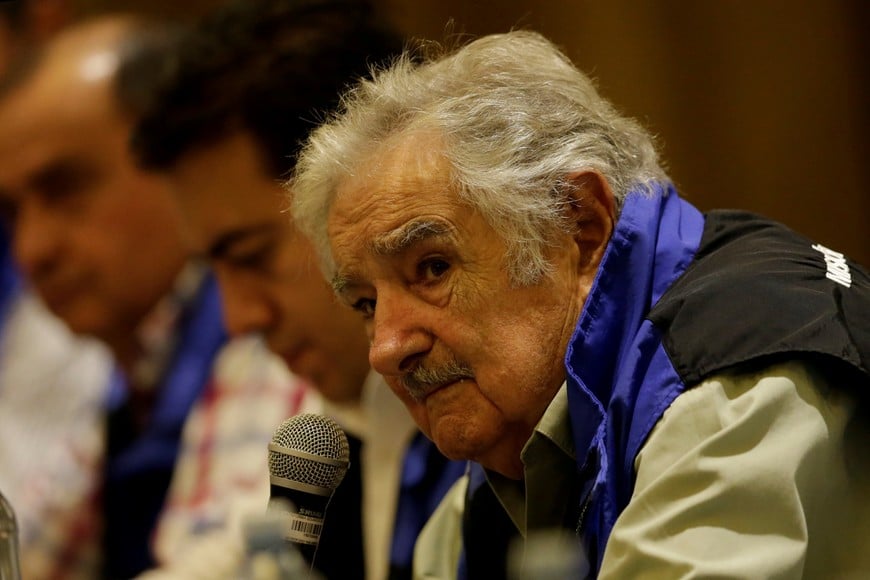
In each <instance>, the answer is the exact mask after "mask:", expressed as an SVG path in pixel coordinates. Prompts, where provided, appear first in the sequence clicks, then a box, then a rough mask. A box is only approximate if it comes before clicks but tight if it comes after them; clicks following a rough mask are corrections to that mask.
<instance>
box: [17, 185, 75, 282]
mask: <svg viewBox="0 0 870 580" xmlns="http://www.w3.org/2000/svg"><path fill="white" fill-rule="evenodd" d="M64 227H65V226H64V224H63V223H60V222H59V220H58V216H56V215H52V213H51V212H50V211H48V210H46V209H45V208H43V207H42V206H41V205H40V204H38V203H28V202H23V203H21V205H20V206H19V208H18V212H17V215H16V217H15V222H14V228H13V230H12V231H13V236H14V241H13V243H14V249H15V259H16V260H17V261H18V264H19V265H20V266H21V268H22V270H24V272H25V274H26V275H27V276H28V277H30V278H31V279H35V278H38V277H40V275H41V274H40V272H41V271H43V270H45V269H46V268H47V267H49V266H50V264H51V263H52V262H53V261H54V260H56V259H57V257H58V256H59V254H60V252H61V249H62V248H63V246H64V244H63V243H62V240H63V228H64Z"/></svg>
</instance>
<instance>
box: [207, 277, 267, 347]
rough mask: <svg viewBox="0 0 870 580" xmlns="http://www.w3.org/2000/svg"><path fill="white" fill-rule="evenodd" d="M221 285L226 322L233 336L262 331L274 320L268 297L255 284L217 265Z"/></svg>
mask: <svg viewBox="0 0 870 580" xmlns="http://www.w3.org/2000/svg"><path fill="white" fill-rule="evenodd" d="M215 274H216V275H217V280H218V285H219V286H220V294H221V304H222V306H223V315H224V324H225V325H226V328H227V332H228V333H229V334H230V335H231V336H242V335H245V334H250V333H255V332H261V331H264V330H266V329H267V328H268V327H269V325H270V324H271V322H272V309H271V307H270V306H269V302H268V299H267V298H266V296H264V295H263V294H262V293H261V292H258V291H257V288H256V286H255V285H252V284H251V283H250V282H247V281H244V280H239V279H238V278H237V277H236V276H235V275H233V274H231V273H227V272H226V271H225V270H224V269H223V268H220V267H215Z"/></svg>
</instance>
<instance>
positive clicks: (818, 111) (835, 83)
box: [0, 0, 870, 265]
mask: <svg viewBox="0 0 870 580" xmlns="http://www.w3.org/2000/svg"><path fill="white" fill-rule="evenodd" d="M251 1H257V0H251ZM374 2H375V4H376V6H377V7H378V9H379V10H381V12H382V13H383V15H384V18H385V19H386V20H388V21H389V22H391V23H392V24H393V25H395V26H396V27H397V28H398V29H399V30H400V31H401V32H403V33H405V34H406V35H408V36H413V37H422V38H428V39H433V40H444V39H452V38H454V37H456V36H457V35H459V36H464V35H471V36H476V35H480V34H486V33H491V32H500V31H506V30H509V29H512V28H525V29H533V30H537V31H539V32H542V33H543V34H545V35H547V36H548V37H549V38H551V39H552V40H553V41H554V42H556V43H557V44H559V45H560V46H561V47H562V48H563V49H564V50H565V51H566V52H567V54H568V55H569V56H570V57H571V58H572V59H573V60H574V61H575V62H576V63H577V64H578V65H579V66H580V68H582V69H583V70H584V71H585V72H587V73H589V74H590V75H591V76H592V77H593V78H595V79H596V81H597V84H598V87H599V89H600V90H601V92H602V93H603V94H604V95H605V96H606V97H607V98H609V99H610V100H611V101H613V102H614V103H615V104H616V105H617V107H618V108H619V109H620V110H622V111H623V112H624V113H626V114H628V115H630V116H632V117H635V118H636V119H638V120H639V121H641V122H642V123H643V124H644V125H645V126H646V127H647V128H648V129H650V130H651V131H652V132H653V133H654V134H656V135H657V136H658V141H659V145H660V147H661V150H662V153H663V157H664V160H665V162H666V164H667V167H668V168H669V171H670V174H671V177H672V178H673V180H674V181H675V182H676V184H677V186H678V187H679V188H680V190H681V191H682V194H683V195H684V196H685V197H687V198H688V199H690V200H691V201H693V202H694V203H695V204H696V205H697V206H699V207H700V208H701V209H702V210H703V209H711V208H714V207H735V208H744V209H749V210H753V211H757V212H759V213H762V214H765V215H767V216H770V217H773V218H776V219H779V220H781V221H784V222H785V223H787V224H788V225H790V226H791V227H793V228H794V229H797V230H799V231H801V232H803V233H805V234H807V235H809V236H811V237H813V238H815V239H816V240H817V241H819V242H821V243H823V244H825V245H827V246H829V247H831V248H833V249H836V250H838V251H842V252H845V253H847V254H849V255H851V256H852V257H854V258H855V259H857V260H858V261H859V262H862V263H863V264H865V265H870V144H868V142H870V135H868V131H870V106H868V105H870V35H868V33H867V31H868V30H870V3H868V2H863V1H862V0H840V1H838V0H796V1H794V0H793V1H785V0H759V1H754V2H749V1H738V0H711V1H708V2H696V1H693V0H669V1H663V2H649V1H638V0H609V1H607V2H602V1H594V0H563V1H558V0H374ZM215 4H216V1H215V0H186V1H185V2H177V1H170V0H140V1H138V2H135V1H132V0H18V1H13V2H10V1H9V0H0V11H3V12H2V14H5V21H4V22H3V23H0V69H2V67H3V64H4V62H5V61H6V60H7V59H8V58H10V57H11V54H13V53H14V50H15V46H16V45H19V44H20V43H38V42H41V41H42V40H44V39H45V38H46V37H48V36H50V35H51V34H53V33H54V32H55V31H56V30H57V29H59V28H60V27H62V26H64V25H66V24H67V23H68V22H70V21H72V20H74V19H76V18H81V17H83V16H85V15H87V14H92V13H95V12H103V11H108V10H118V9H130V10H135V11H138V12H146V13H154V14H165V15H168V16H171V17H178V18H194V17H196V16H197V15H198V14H200V13H202V11H204V10H207V9H209V8H210V7H211V6H213V5H215Z"/></svg>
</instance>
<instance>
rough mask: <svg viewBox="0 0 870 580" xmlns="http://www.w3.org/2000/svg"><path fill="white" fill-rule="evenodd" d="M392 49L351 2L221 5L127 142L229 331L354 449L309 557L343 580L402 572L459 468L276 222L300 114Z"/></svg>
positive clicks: (307, 256) (285, 225) (304, 120)
mask: <svg viewBox="0 0 870 580" xmlns="http://www.w3.org/2000/svg"><path fill="white" fill-rule="evenodd" d="M399 46H400V41H399V39H398V38H397V37H395V36H394V35H393V34H392V33H390V32H389V31H387V30H384V29H382V28H381V27H380V26H379V24H378V22H377V20H376V18H375V16H374V14H373V13H372V8H371V6H370V5H369V4H368V2H365V1H364V0H360V1H355V0H352V1H348V2H340V3H320V4H306V3H302V4H300V3H298V2H292V1H285V0H275V1H270V2H250V1H248V0H239V1H236V2H232V3H230V4H228V5H226V6H224V7H222V8H221V9H220V10H219V11H217V12H215V13H214V14H212V15H209V16H208V17H207V18H206V19H205V20H204V21H203V22H202V23H201V25H200V26H199V27H198V28H197V30H196V31H195V32H194V34H192V35H191V37H190V38H189V39H188V40H187V41H186V42H185V43H183V45H182V47H181V49H180V50H179V52H178V57H177V61H178V62H177V70H175V71H174V73H173V74H172V75H171V78H170V79H168V82H167V86H166V87H165V90H163V91H162V92H161V94H160V95H159V97H158V98H156V99H155V102H154V103H152V106H151V107H150V108H149V109H150V110H149V111H148V112H147V113H146V115H144V117H143V119H142V120H141V122H140V123H139V126H138V128H137V131H136V135H135V139H134V148H135V150H136V152H137V153H138V155H139V157H140V160H141V161H142V162H143V163H144V164H145V165H146V166H148V167H150V168H152V169H159V170H161V171H162V172H163V173H164V174H165V175H166V177H167V178H168V180H169V182H170V183H171V184H172V185H173V186H174V188H175V190H176V199H177V200H178V202H179V203H180V205H181V207H182V208H183V210H184V211H183V213H184V215H185V218H186V220H185V221H186V227H187V230H188V232H189V234H190V239H191V241H192V242H193V244H194V246H195V248H196V249H197V250H198V251H199V253H201V254H202V255H203V256H206V257H207V258H208V259H209V260H210V262H211V264H212V265H213V267H214V271H215V273H216V275H217V278H218V282H219V284H220V287H221V294H222V299H223V310H224V314H225V317H226V320H227V326H228V328H229V330H230V332H231V333H235V334H243V333H247V332H258V333H262V335H263V336H264V337H265V338H266V340H267V341H268V344H269V346H270V348H271V349H272V350H273V351H274V352H276V353H277V354H279V355H280V356H281V357H282V358H283V359H284V361H285V362H286V363H287V365H288V366H289V367H290V368H291V369H292V370H293V371H294V372H295V373H297V374H299V375H301V376H304V377H306V378H308V379H309V380H310V381H311V383H312V384H313V385H314V386H315V387H316V388H317V389H318V390H319V391H320V392H321V393H323V395H324V396H325V398H326V399H327V403H326V405H325V409H324V411H325V412H326V413H328V414H330V415H332V416H334V417H335V418H336V419H337V420H338V421H339V423H341V424H342V426H343V427H344V428H345V429H346V430H347V431H348V434H349V435H350V439H351V448H352V450H353V451H352V453H356V452H358V456H356V457H352V460H351V467H350V470H349V472H348V475H347V476H346V477H345V480H344V482H343V483H342V484H341V486H339V488H338V490H337V491H336V493H335V495H334V497H333V499H332V501H331V503H330V506H329V511H328V513H327V515H326V519H325V525H324V529H323V533H322V537H321V539H320V544H319V547H318V551H317V557H316V559H315V561H314V564H315V566H316V567H317V568H319V569H320V571H321V572H323V573H324V574H325V575H326V576H327V577H328V578H336V579H342V580H351V579H353V578H369V579H372V580H376V579H384V578H391V579H399V578H408V577H410V573H411V557H412V552H413V547H414V541H415V540H416V538H417V535H418V533H419V531H420V529H421V527H422V525H423V523H425V521H426V519H427V518H428V516H429V514H430V513H431V512H432V511H433V510H434V509H435V507H436V506H437V505H438V503H439V501H440V500H441V498H442V497H443V495H444V493H445V492H446V491H447V489H449V488H450V486H451V485H452V484H453V482H454V481H455V480H456V479H457V478H458V477H459V476H460V475H462V473H463V472H464V470H465V465H464V463H461V462H450V461H448V460H447V459H446V458H444V456H443V455H441V454H440V453H439V452H438V450H437V449H436V448H435V446H434V445H433V444H432V443H431V442H430V441H429V440H428V439H426V438H425V437H423V436H422V435H421V434H420V433H419V431H418V430H417V429H416V428H415V425H414V422H413V421H412V420H411V418H410V417H409V416H408V413H407V412H406V411H405V409H404V408H403V407H402V405H401V404H400V402H399V401H398V400H397V399H396V398H395V397H394V396H393V394H392V393H391V392H390V389H389V388H388V387H387V386H386V385H385V384H384V382H383V379H382V378H381V377H380V376H378V375H377V373H373V372H371V368H370V367H369V364H368V359H367V356H366V354H367V349H368V343H367V341H366V335H365V330H364V328H363V324H362V321H360V320H359V318H358V317H357V316H356V315H355V314H354V313H352V312H350V311H349V310H347V309H344V308H341V307H339V306H338V305H337V304H336V301H335V297H334V296H333V293H332V290H331V289H330V288H329V285H328V284H326V283H325V282H324V280H323V278H322V276H321V275H320V273H319V272H318V270H317V265H316V256H315V254H314V252H313V250H312V247H311V245H310V243H309V242H308V240H306V239H305V238H304V237H303V236H300V235H299V233H298V232H297V231H296V229H295V228H293V227H292V226H291V224H290V223H289V220H288V219H287V216H286V213H285V210H286V203H285V201H284V195H283V189H282V187H281V179H282V178H283V177H285V176H287V175H288V174H289V172H290V171H292V169H293V165H294V164H295V156H296V152H297V150H298V148H299V143H300V142H301V141H303V140H304V138H305V137H306V136H307V134H308V132H309V131H310V130H311V129H312V127H313V126H314V125H313V119H315V118H316V117H317V116H318V114H319V112H320V111H322V110H326V109H328V108H331V107H333V106H334V105H335V103H336V102H337V100H338V96H339V93H340V92H341V90H342V89H343V88H344V87H345V86H346V85H347V84H348V83H350V82H351V81H352V80H354V79H356V78H357V77H359V76H360V75H364V74H366V73H367V72H368V66H369V64H370V63H374V62H382V61H385V60H387V59H388V58H389V57H391V56H393V55H395V54H396V53H398V52H399ZM130 74H133V75H135V71H133V70H131V71H130Z"/></svg>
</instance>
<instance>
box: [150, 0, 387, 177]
mask: <svg viewBox="0 0 870 580" xmlns="http://www.w3.org/2000/svg"><path fill="white" fill-rule="evenodd" d="M401 44H402V43H401V39H400V38H399V37H398V36H397V35H395V34H394V33H392V32H391V31H389V29H388V28H387V27H385V26H383V25H382V24H381V23H380V22H378V20H377V18H376V15H375V13H374V11H373V9H372V7H371V6H370V5H369V4H368V3H367V2H365V1H361V0H321V1H311V0H260V1H251V0H237V1H234V2H231V3H229V4H227V5H225V6H223V7H222V8H221V9H218V10H217V11H215V12H214V13H212V14H210V15H208V16H206V17H205V18H204V19H203V20H202V22H201V23H200V25H199V27H198V29H197V30H196V31H195V33H194V34H192V35H190V37H189V38H188V39H186V42H183V43H182V46H181V48H180V50H179V52H178V54H177V58H176V61H175V62H174V63H171V65H172V69H173V70H172V71H171V72H170V73H169V75H168V76H167V78H166V85H165V87H164V90H162V91H160V92H159V93H158V94H157V95H156V96H155V97H154V101H153V102H152V104H151V106H150V107H149V109H148V111H147V112H146V114H145V115H144V116H143V119H142V122H141V123H140V124H139V127H138V130H137V131H136V132H135V135H134V138H133V149H134V151H135V153H136V155H137V156H138V158H139V160H140V162H141V163H142V164H143V165H144V166H146V167H148V168H151V169H165V168H168V167H171V166H172V165H174V164H175V163H176V162H177V161H178V160H179V158H180V157H181V156H182V155H184V154H185V153H187V152H189V151H190V150H191V149H195V148H197V147H202V146H208V145H209V144H210V143H211V142H213V141H214V140H217V139H219V138H221V137H224V136H227V135H229V134H231V133H233V132H234V131H237V130H244V131H248V132H250V133H251V134H252V135H253V136H254V137H255V138H256V140H257V142H258V143H259V145H260V146H261V147H262V153H263V155H264V159H266V161H267V163H268V164H269V167H268V169H269V170H270V172H272V173H274V174H275V175H276V176H284V175H286V174H287V173H289V171H290V170H291V169H292V168H293V165H294V163H295V154H296V151H297V149H298V148H299V145H300V144H301V142H302V141H304V139H305V137H306V136H307V134H308V132H309V131H310V130H311V129H313V128H314V127H315V126H316V125H317V122H318V120H320V119H321V117H322V114H323V112H324V111H326V110H329V109H331V108H333V107H334V106H335V105H336V104H337V103H338V99H339V94H340V93H341V92H342V90H343V89H344V88H345V87H346V86H347V85H349V84H351V83H352V82H353V81H354V80H356V79H358V78H359V77H361V76H365V75H366V74H367V73H368V71H369V67H370V66H372V65H377V64H380V63H385V62H386V61H388V60H389V59H390V58H391V57H392V56H393V55H395V54H397V53H398V51H399V50H400V49H401ZM360 55H366V58H361V57H360Z"/></svg>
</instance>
